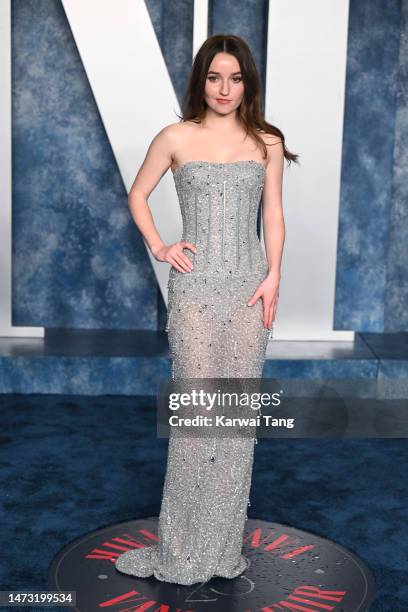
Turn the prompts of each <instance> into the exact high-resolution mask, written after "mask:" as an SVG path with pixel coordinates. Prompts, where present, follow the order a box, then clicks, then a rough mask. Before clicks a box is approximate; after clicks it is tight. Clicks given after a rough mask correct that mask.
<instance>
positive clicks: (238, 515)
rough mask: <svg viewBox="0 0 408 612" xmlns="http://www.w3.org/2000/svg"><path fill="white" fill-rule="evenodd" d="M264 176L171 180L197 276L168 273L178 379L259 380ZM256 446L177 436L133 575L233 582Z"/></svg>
mask: <svg viewBox="0 0 408 612" xmlns="http://www.w3.org/2000/svg"><path fill="white" fill-rule="evenodd" d="M264 175H265V168H264V166H263V164H261V163H260V162H257V161H255V160H247V161H239V162H229V163H221V162H219V163H213V162H204V161H197V162H188V163H186V164H184V165H183V166H180V167H179V168H178V169H177V170H176V171H175V172H174V181H175V186H176V191H177V194H178V197H179V202H180V207H181V212H182V219H183V236H182V239H184V240H187V241H189V242H192V243H193V244H195V246H196V248H197V252H196V253H192V251H190V250H189V249H185V250H184V253H185V254H186V255H187V257H189V258H190V260H191V261H192V263H193V266H194V269H193V270H192V271H191V272H186V273H182V272H179V271H178V270H176V269H175V268H171V270H170V274H169V281H168V290H169V291H168V295H169V300H168V316H167V325H166V331H168V337H169V346H170V351H171V357H172V378H173V379H175V380H176V379H180V378H212V377H214V378H224V377H236V378H260V377H261V376H262V369H263V364H264V360H265V353H266V346H267V343H268V339H269V338H270V337H272V332H270V331H269V330H268V329H266V328H265V327H264V325H263V305H262V300H258V302H257V303H256V304H255V305H254V306H252V307H250V306H247V302H248V301H249V299H250V297H251V296H252V294H253V293H254V291H255V290H256V288H257V287H258V285H259V284H260V283H261V282H262V280H263V279H264V278H265V276H266V274H267V270H268V266H267V261H266V257H265V254H264V251H263V249H262V247H261V244H260V242H259V239H258V236H257V233H256V221H257V214H258V208H259V204H260V198H261V194H262V189H263V185H264ZM255 442H257V440H256V438H255V439H253V438H236V439H231V438H191V437H177V436H176V435H173V430H171V432H170V438H169V446H168V455H167V466H166V476H165V482H164V488H163V495H162V503H161V509H160V515H159V523H158V538H159V541H158V544H154V545H153V546H149V547H148V548H141V549H135V550H130V551H128V552H125V553H123V554H121V555H119V557H118V558H117V560H116V562H115V566H116V568H117V569H118V570H119V571H121V572H123V573H126V574H130V575H134V576H138V577H147V576H151V575H154V576H155V577H156V578H157V579H158V580H162V581H165V582H171V583H177V584H182V585H190V584H195V583H197V582H207V581H208V580H210V579H211V578H212V577H213V576H221V577H224V578H234V577H236V576H239V575H240V574H242V573H243V572H244V571H245V570H246V569H247V567H248V561H247V559H246V558H245V556H244V555H243V554H242V543H243V534H244V529H245V521H246V520H247V508H248V506H250V501H249V491H250V486H251V477H252V468H253V453H254V443H255Z"/></svg>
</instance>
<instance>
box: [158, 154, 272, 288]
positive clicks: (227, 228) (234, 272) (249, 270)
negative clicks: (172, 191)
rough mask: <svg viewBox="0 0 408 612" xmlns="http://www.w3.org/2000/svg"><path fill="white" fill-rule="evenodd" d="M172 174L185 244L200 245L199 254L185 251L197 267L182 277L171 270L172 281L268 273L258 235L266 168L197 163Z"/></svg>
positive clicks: (245, 163)
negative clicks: (175, 279) (178, 278)
mask: <svg viewBox="0 0 408 612" xmlns="http://www.w3.org/2000/svg"><path fill="white" fill-rule="evenodd" d="M173 176H174V182H175V187H176V191H177V195H178V198H179V203H180V209H181V215H182V220H183V233H182V240H186V241H188V242H192V243H193V244H195V246H196V248H197V252H196V253H193V251H191V250H190V249H184V253H185V254H186V255H187V257H188V258H189V259H190V261H191V262H192V263H193V266H194V268H193V270H192V271H191V272H186V273H182V272H179V271H178V270H176V269H175V268H174V267H172V268H171V270H170V280H171V279H174V278H176V277H181V276H183V277H185V278H186V277H194V276H196V275H200V276H203V275H204V276H208V277H212V278H214V277H217V278H219V279H220V278H225V277H236V276H252V275H256V276H258V277H259V275H262V274H266V272H267V269H268V266H267V261H266V257H265V254H264V251H263V248H262V246H261V243H260V241H259V238H258V235H257V216H258V209H259V205H260V200H261V195H262V190H263V186H264V180H265V167H264V165H263V164H262V163H261V162H258V161H255V160H244V161H237V162H225V163H224V162H219V163H214V162H204V161H194V162H187V163H185V164H183V165H182V166H180V167H179V168H177V169H176V170H175V172H174V174H173ZM196 280H197V279H196Z"/></svg>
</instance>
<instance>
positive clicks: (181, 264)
mask: <svg viewBox="0 0 408 612" xmlns="http://www.w3.org/2000/svg"><path fill="white" fill-rule="evenodd" d="M183 249H190V250H191V251H193V253H196V251H197V249H196V247H195V245H194V244H193V243H192V242H186V241H185V240H180V241H179V242H176V243H175V244H171V245H170V246H166V245H165V246H162V247H161V248H160V249H158V251H157V252H156V253H155V254H154V257H155V258H156V259H157V261H168V262H169V263H170V264H171V265H172V266H173V267H174V268H176V270H178V271H179V272H183V273H185V272H191V270H192V269H193V264H192V263H191V261H190V260H189V258H188V257H187V255H185V254H184V253H183Z"/></svg>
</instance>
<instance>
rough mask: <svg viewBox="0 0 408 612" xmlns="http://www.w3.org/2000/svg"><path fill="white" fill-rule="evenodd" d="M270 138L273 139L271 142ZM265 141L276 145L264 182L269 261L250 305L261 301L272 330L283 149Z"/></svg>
mask: <svg viewBox="0 0 408 612" xmlns="http://www.w3.org/2000/svg"><path fill="white" fill-rule="evenodd" d="M269 138H274V140H272V141H270V140H269ZM265 142H266V143H269V142H274V143H276V144H272V146H268V162H267V165H266V173H265V183H264V189H263V193H262V216H263V234H264V242H265V250H266V258H267V261H268V268H269V271H268V274H267V276H266V278H265V279H264V280H263V281H262V283H261V284H260V285H259V287H258V288H257V289H256V291H255V293H254V294H253V295H252V297H251V299H250V300H249V302H248V306H253V305H254V304H256V302H257V301H258V300H259V298H262V301H263V321H264V327H266V328H267V329H272V325H273V321H274V320H275V315H276V309H277V307H278V299H279V283H280V279H281V272H280V267H281V260H282V252H283V244H284V241H285V223H284V219H283V209H282V178H283V162H284V155H283V147H282V143H281V140H280V139H278V140H276V137H272V136H270V135H269V134H268V135H265Z"/></svg>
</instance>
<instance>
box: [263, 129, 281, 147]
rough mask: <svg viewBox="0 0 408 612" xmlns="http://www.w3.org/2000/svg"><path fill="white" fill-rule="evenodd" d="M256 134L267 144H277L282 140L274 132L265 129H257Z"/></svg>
mask: <svg viewBox="0 0 408 612" xmlns="http://www.w3.org/2000/svg"><path fill="white" fill-rule="evenodd" d="M258 134H259V136H260V137H261V138H262V140H263V141H264V143H265V144H267V145H274V144H278V143H279V142H282V139H281V138H280V137H279V136H276V135H275V134H270V133H269V132H265V130H261V129H259V130H258Z"/></svg>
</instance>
